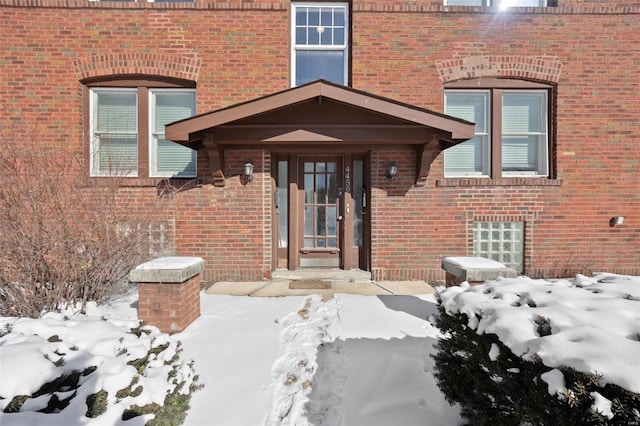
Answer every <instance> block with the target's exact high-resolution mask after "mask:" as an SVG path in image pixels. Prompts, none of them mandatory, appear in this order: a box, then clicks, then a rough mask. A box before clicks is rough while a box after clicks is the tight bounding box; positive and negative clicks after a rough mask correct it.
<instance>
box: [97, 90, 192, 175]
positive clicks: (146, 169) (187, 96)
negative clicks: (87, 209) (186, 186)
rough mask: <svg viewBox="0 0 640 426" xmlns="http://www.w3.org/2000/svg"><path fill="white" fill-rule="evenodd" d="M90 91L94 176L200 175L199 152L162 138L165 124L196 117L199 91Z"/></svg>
mask: <svg viewBox="0 0 640 426" xmlns="http://www.w3.org/2000/svg"><path fill="white" fill-rule="evenodd" d="M88 93H89V117H90V119H89V135H90V144H89V146H90V148H89V151H90V152H89V155H90V173H91V176H132V177H135V176H138V177H195V176H196V152H195V151H194V150H192V149H189V148H187V147H184V146H182V145H178V144H176V143H174V142H171V141H167V140H165V139H164V126H165V124H168V123H171V122H173V121H176V120H180V119H183V118H188V117H191V116H193V115H194V114H195V99H196V93H195V90H193V89H187V88H164V87H163V88H152V87H146V86H145V87H106V86H101V87H91V88H89V89H88Z"/></svg>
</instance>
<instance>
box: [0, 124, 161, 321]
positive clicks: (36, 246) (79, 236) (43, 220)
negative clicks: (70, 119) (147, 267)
mask: <svg viewBox="0 0 640 426" xmlns="http://www.w3.org/2000/svg"><path fill="white" fill-rule="evenodd" d="M37 136H38V135H37V132H35V131H34V130H33V129H32V128H30V127H29V126H28V125H27V124H25V123H24V122H22V121H20V120H13V122H12V123H10V124H9V125H8V126H2V123H0V316H2V315H4V316H30V317H37V316H38V315H40V314H41V313H42V312H43V311H49V310H59V309H63V308H66V307H67V306H69V305H74V304H75V303H78V302H79V303H81V306H82V308H84V307H85V306H86V303H87V301H97V302H100V301H102V300H103V299H104V298H105V297H107V296H110V295H112V294H114V293H117V292H118V291H121V290H123V289H124V288H126V284H127V275H128V273H129V271H130V270H131V268H132V267H135V265H136V264H138V263H140V262H142V261H145V260H147V259H148V257H149V255H150V248H149V232H150V229H151V228H150V225H151V224H152V223H154V222H153V221H154V217H155V216H156V215H155V214H154V212H153V211H149V210H145V218H144V220H137V221H135V222H133V223H134V225H132V222H131V219H130V218H129V217H130V215H131V213H130V212H129V209H128V208H127V203H128V202H129V201H128V200H127V197H126V196H123V194H122V192H123V189H122V188H121V186H122V183H123V179H125V178H124V177H109V178H89V177H87V176H85V174H84V173H83V172H82V170H83V169H82V167H81V165H80V164H78V162H77V159H75V158H72V156H71V154H69V153H68V151H66V152H65V150H64V146H63V145H61V146H60V147H58V149H56V150H53V149H51V148H47V147H44V146H41V144H39V140H40V139H39V138H38V137H37ZM129 199H131V197H129ZM156 204H157V201H156ZM155 207H158V206H157V205H156V206H155ZM156 211H159V209H157V210H156ZM125 215H126V216H125Z"/></svg>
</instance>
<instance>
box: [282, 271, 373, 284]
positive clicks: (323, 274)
mask: <svg viewBox="0 0 640 426" xmlns="http://www.w3.org/2000/svg"><path fill="white" fill-rule="evenodd" d="M271 280H272V281H282V280H288V281H291V280H328V281H344V282H371V272H369V271H362V270H360V269H351V270H348V271H345V270H343V269H337V268H299V269H296V270H295V271H289V270H288V269H278V270H276V271H274V272H273V273H272V274H271Z"/></svg>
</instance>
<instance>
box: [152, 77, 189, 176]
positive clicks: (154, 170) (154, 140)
mask: <svg viewBox="0 0 640 426" xmlns="http://www.w3.org/2000/svg"><path fill="white" fill-rule="evenodd" d="M159 92H168V93H194V94H195V93H196V91H195V89H173V88H172V89H149V112H148V114H149V120H148V123H149V177H151V178H156V177H168V178H170V177H173V176H175V173H171V172H158V138H157V137H156V136H157V135H156V133H155V116H156V111H155V108H156V102H155V94H156V93H159ZM197 161H198V159H197V156H196V168H195V169H196V173H195V174H194V175H182V176H180V177H181V178H195V177H196V176H197V170H198V165H197Z"/></svg>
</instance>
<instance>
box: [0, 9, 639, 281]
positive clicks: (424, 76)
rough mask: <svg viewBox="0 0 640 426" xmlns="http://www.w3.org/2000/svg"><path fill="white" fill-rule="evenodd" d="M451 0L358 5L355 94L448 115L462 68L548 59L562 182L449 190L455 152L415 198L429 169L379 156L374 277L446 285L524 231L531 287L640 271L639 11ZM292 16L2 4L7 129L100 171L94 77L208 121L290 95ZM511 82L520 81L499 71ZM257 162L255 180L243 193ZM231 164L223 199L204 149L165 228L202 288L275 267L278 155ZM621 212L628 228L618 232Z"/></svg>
mask: <svg viewBox="0 0 640 426" xmlns="http://www.w3.org/2000/svg"><path fill="white" fill-rule="evenodd" d="M441 3H442V2H441V1H432V0H429V1H426V0H425V1H422V2H420V1H419V2H395V1H394V2H391V1H388V2H380V1H359V0H354V1H353V2H352V4H353V40H352V85H353V87H354V88H357V89H361V90H366V91H370V92H371V93H374V94H378V95H382V96H387V97H390V98H392V99H395V100H398V101H402V102H408V103H412V104H416V105H419V106H422V107H426V108H430V109H433V110H435V111H440V112H441V111H442V110H443V90H444V89H443V75H442V71H443V70H447V69H448V68H446V67H447V66H448V65H447V64H455V63H456V62H455V61H459V60H463V59H465V58H476V59H477V58H478V57H480V58H495V57H499V56H506V57H512V58H520V60H521V61H522V62H523V63H524V62H526V61H527V58H531V57H539V56H545V55H546V56H547V57H550V58H552V60H555V61H557V62H559V63H560V64H561V67H560V70H559V71H558V70H555V71H558V72H557V73H555V74H554V72H549V73H548V75H549V78H550V79H556V80H554V81H556V82H557V93H558V101H557V129H556V130H557V149H556V155H557V168H556V175H557V180H554V181H548V182H545V183H544V184H539V182H538V184H535V185H532V184H531V182H524V181H522V180H505V181H499V182H496V181H494V182H491V185H486V184H483V183H484V182H479V181H475V182H474V181H461V180H455V179H453V180H452V179H443V165H442V157H443V156H442V154H441V155H440V156H439V157H438V158H437V159H436V160H435V161H434V163H433V165H432V168H431V172H430V174H429V177H428V179H427V180H426V182H425V183H424V185H423V186H414V185H413V183H414V180H413V179H414V175H415V172H414V170H415V155H412V154H411V153H410V152H408V151H403V150H398V151H378V152H376V151H374V152H372V153H371V176H372V180H373V182H372V200H371V214H372V218H373V230H372V266H373V270H374V274H375V276H376V277H377V278H387V279H407V278H422V279H443V277H444V274H443V272H442V271H441V269H440V259H441V258H442V257H443V256H447V255H469V254H471V253H470V252H471V233H470V232H471V226H472V223H473V221H474V220H523V221H525V222H526V230H525V232H526V246H527V247H526V249H527V252H526V259H525V268H526V272H527V273H528V274H531V275H547V274H549V275H554V274H559V273H564V274H569V273H574V272H579V271H583V270H609V271H614V272H621V273H637V274H640V213H638V212H639V211H640V195H639V192H640V171H639V165H640V151H639V150H638V149H637V141H638V140H640V121H638V117H640V102H638V93H640V79H638V77H637V76H638V72H639V71H640V36H639V34H640V6H638V4H637V2H636V1H632V0H625V1H616V2H604V3H603V2H597V3H596V2H585V1H579V0H573V1H562V0H559V3H560V6H559V7H557V8H547V9H526V10H527V12H528V13H524V12H523V11H518V10H511V11H509V12H508V13H496V12H494V11H492V10H490V9H484V8H480V9H477V8H464V7H457V8H446V7H444V6H442V4H441ZM25 5H29V6H25ZM288 8H289V2H288V1H282V2H268V1H254V2H245V1H230V2H200V1H198V2H197V3H194V4H189V3H176V4H167V3H89V2H86V1H81V0H77V1H76V0H70V1H64V2H62V1H59V0H37V1H35V0H34V1H26V0H0V19H2V22H3V25H2V26H0V39H1V40H2V43H1V44H0V61H1V62H0V111H2V112H1V113H0V116H1V117H2V119H0V120H1V121H0V124H1V125H5V123H6V122H7V118H20V119H25V120H27V121H29V122H31V123H34V125H35V126H36V127H37V130H38V132H39V134H40V135H41V141H40V142H41V144H42V146H43V147H44V146H56V147H57V148H58V149H60V150H64V151H65V152H67V153H68V154H70V155H74V156H76V157H78V158H79V159H80V160H81V164H80V166H79V167H82V168H86V167H85V166H84V165H83V164H82V160H83V152H84V151H83V147H84V146H85V144H86V141H85V139H84V135H83V130H82V129H83V114H82V111H83V106H84V105H83V98H82V90H81V89H82V84H81V83H80V80H82V79H83V78H87V77H93V76H99V75H108V74H113V73H122V72H128V73H131V72H133V73H145V74H159V75H165V76H172V77H181V78H195V79H196V81H197V103H198V106H197V108H198V112H206V111H209V110H212V109H216V108H219V107H224V106H228V105H232V104H235V103H238V102H242V101H245V100H248V99H253V98H255V97H258V96H262V95H266V94H270V93H273V92H275V91H278V90H282V89H285V88H287V87H289V47H288V46H289V38H288V37H289V11H288ZM93 55H96V57H95V58H94V57H93ZM98 58H99V60H98ZM438 64H441V65H440V68H439V67H438ZM442 64H445V65H442ZM543 71H544V70H543ZM547 71H549V70H547ZM551 71H553V70H551ZM504 72H507V73H508V72H512V73H514V75H521V74H518V73H517V69H516V70H511V71H505V70H504V69H500V70H497V71H496V73H498V74H499V73H503V74H499V75H504ZM544 75H546V74H545V72H540V71H536V70H533V71H531V74H528V75H526V76H527V77H531V78H544ZM541 76H542V77H541ZM247 160H251V161H252V162H253V164H254V165H255V166H256V169H255V176H256V177H255V180H254V181H253V182H251V183H249V184H244V183H243V182H242V180H241V178H240V174H241V172H242V166H243V165H244V163H245V162H246V161H247ZM391 160H395V161H396V162H397V163H398V166H399V168H400V174H399V176H398V179H397V180H395V181H392V182H387V181H385V180H384V179H383V177H382V176H383V175H384V168H385V167H386V165H387V164H388V162H389V161H391ZM225 163H226V171H225V172H226V177H227V180H226V182H227V185H226V186H225V187H224V188H217V187H213V186H212V185H209V184H208V182H210V181H208V180H207V179H209V176H208V173H210V172H209V170H208V159H207V156H206V153H205V152H200V153H199V172H200V175H201V178H202V179H203V180H204V182H205V185H203V186H200V187H196V188H193V189H189V190H186V191H181V192H179V193H177V194H176V196H175V198H174V199H172V200H169V201H165V202H164V204H163V206H162V208H163V210H162V218H163V220H166V221H167V223H169V224H170V225H171V227H172V228H171V235H172V236H173V238H174V241H175V246H176V248H177V251H178V252H179V253H180V254H182V255H190V256H200V257H203V258H204V259H205V262H206V267H207V270H206V271H205V273H204V276H203V279H205V280H208V281H211V280H222V279H224V280H227V279H229V280H240V279H243V280H244V279H251V280H253V279H262V278H263V277H267V276H268V275H269V270H270V268H271V252H270V249H271V223H270V203H271V194H272V188H271V180H270V178H269V173H270V158H269V152H268V151H261V150H253V151H233V150H229V151H227V153H226V157H225ZM156 183H157V181H154V180H147V181H139V180H136V179H132V184H133V186H132V187H130V188H127V189H126V190H125V194H126V203H125V204H126V205H127V208H130V209H131V211H132V212H134V213H135V214H144V212H145V211H147V210H149V209H151V207H152V206H154V205H155V203H156V201H157V190H156V187H155V184H156ZM123 205H124V204H123ZM616 215H623V216H625V217H626V219H625V224H624V225H623V226H620V227H615V228H610V227H609V225H608V221H609V219H610V218H611V217H612V216H616Z"/></svg>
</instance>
